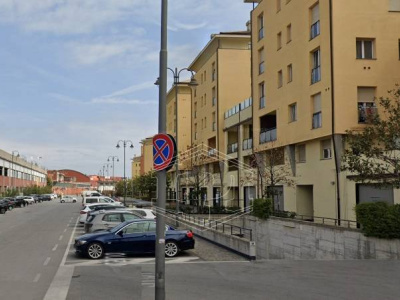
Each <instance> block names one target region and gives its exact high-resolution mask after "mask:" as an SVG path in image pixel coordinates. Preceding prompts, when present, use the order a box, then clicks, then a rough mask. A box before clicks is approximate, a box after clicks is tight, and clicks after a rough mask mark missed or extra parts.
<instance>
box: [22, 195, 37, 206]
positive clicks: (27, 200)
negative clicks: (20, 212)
mask: <svg viewBox="0 0 400 300" xmlns="http://www.w3.org/2000/svg"><path fill="white" fill-rule="evenodd" d="M24 200H25V201H26V202H28V204H33V203H35V199H34V198H33V197H31V196H24Z"/></svg>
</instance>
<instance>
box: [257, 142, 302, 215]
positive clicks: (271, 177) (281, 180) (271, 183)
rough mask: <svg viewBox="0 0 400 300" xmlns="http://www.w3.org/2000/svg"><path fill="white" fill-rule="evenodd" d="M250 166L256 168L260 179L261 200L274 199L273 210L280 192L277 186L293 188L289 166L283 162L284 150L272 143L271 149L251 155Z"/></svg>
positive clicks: (276, 205) (276, 206)
mask: <svg viewBox="0 0 400 300" xmlns="http://www.w3.org/2000/svg"><path fill="white" fill-rule="evenodd" d="M252 164H253V165H254V166H255V167H256V169H257V173H258V176H259V179H260V185H261V191H262V193H263V195H262V197H263V198H272V199H274V203H275V208H279V207H278V197H279V196H280V192H279V189H278V186H281V185H286V186H293V185H294V183H295V181H294V179H293V175H292V171H291V169H290V166H289V165H288V163H287V162H286V160H285V149H284V148H283V147H276V145H274V144H273V143H272V144H271V148H269V149H268V150H266V151H265V152H264V153H260V152H256V153H255V154H254V155H253V161H252Z"/></svg>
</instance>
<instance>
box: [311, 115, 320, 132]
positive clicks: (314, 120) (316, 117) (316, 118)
mask: <svg viewBox="0 0 400 300" xmlns="http://www.w3.org/2000/svg"><path fill="white" fill-rule="evenodd" d="M320 127H322V113H321V112H317V113H314V114H313V117H312V128H313V129H315V128H320Z"/></svg>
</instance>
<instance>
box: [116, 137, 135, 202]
mask: <svg viewBox="0 0 400 300" xmlns="http://www.w3.org/2000/svg"><path fill="white" fill-rule="evenodd" d="M119 144H122V145H123V146H124V206H126V177H125V148H126V146H127V145H129V144H131V145H130V148H131V149H133V143H132V141H131V140H119V141H118V143H117V146H116V147H117V149H119V148H120V147H121V146H120V145H119Z"/></svg>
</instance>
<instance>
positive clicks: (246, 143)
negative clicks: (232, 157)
mask: <svg viewBox="0 0 400 300" xmlns="http://www.w3.org/2000/svg"><path fill="white" fill-rule="evenodd" d="M252 148H253V139H252V138H250V139H244V140H243V150H250V149H252Z"/></svg>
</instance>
